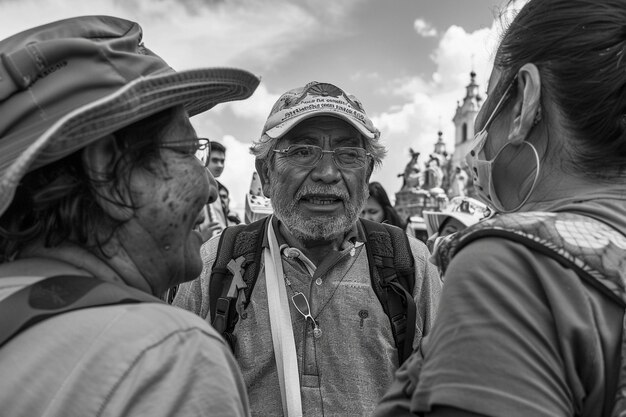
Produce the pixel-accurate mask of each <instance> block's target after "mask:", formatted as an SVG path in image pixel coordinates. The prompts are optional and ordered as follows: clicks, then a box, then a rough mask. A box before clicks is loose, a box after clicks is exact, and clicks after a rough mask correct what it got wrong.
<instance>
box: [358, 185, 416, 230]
mask: <svg viewBox="0 0 626 417" xmlns="http://www.w3.org/2000/svg"><path fill="white" fill-rule="evenodd" d="M369 193H370V196H369V198H368V199H367V203H366V204H365V207H363V210H362V211H361V217H362V218H364V219H367V220H371V221H374V222H378V223H387V224H391V225H394V226H398V227H399V228H401V229H405V228H406V223H405V222H403V221H402V219H401V218H400V216H399V215H398V213H397V212H396V209H395V208H393V206H392V205H391V202H390V201H389V196H387V192H386V191H385V189H384V188H383V186H382V185H381V184H380V183H379V182H375V181H373V182H370V183H369Z"/></svg>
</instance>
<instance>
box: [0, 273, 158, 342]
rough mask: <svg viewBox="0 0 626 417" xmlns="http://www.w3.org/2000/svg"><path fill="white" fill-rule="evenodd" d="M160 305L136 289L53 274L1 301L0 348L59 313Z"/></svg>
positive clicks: (155, 298) (92, 279)
mask: <svg viewBox="0 0 626 417" xmlns="http://www.w3.org/2000/svg"><path fill="white" fill-rule="evenodd" d="M140 302H152V303H163V300H160V299H158V298H157V297H154V296H152V295H150V294H147V293H145V292H143V291H140V290H138V289H136V288H132V287H126V286H121V285H117V284H114V283H112V282H107V281H102V280H101V279H99V278H95V277H90V276H80V275H56V276H53V277H49V278H45V279H42V280H40V281H37V282H35V283H33V284H31V285H28V286H26V287H24V288H22V289H20V290H18V291H16V292H14V293H13V294H11V295H9V296H8V297H7V298H5V299H4V300H2V302H0V346H2V345H4V344H5V343H6V342H8V341H9V340H10V339H12V338H13V337H15V336H16V335H18V334H19V333H20V332H22V331H24V330H26V329H27V328H29V327H31V326H32V325H34V324H36V323H39V322H41V321H43V320H46V319H48V318H50V317H54V316H57V315H59V314H62V313H67V312H70V311H75V310H80V309H83V308H89V307H100V306H106V305H113V304H125V303H140Z"/></svg>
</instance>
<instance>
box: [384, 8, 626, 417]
mask: <svg viewBox="0 0 626 417" xmlns="http://www.w3.org/2000/svg"><path fill="white" fill-rule="evenodd" d="M624 22H626V2H624V1H623V0H602V1H598V0H530V1H528V2H526V3H525V4H524V6H523V7H522V8H521V10H520V11H519V13H518V14H517V15H516V16H515V18H514V19H513V20H512V21H511V23H510V25H509V26H508V27H507V28H506V30H505V32H504V35H503V36H502V38H501V42H500V44H499V46H498V49H497V51H496V54H495V61H494V66H493V70H492V72H491V76H490V80H489V84H488V94H489V97H488V99H487V100H486V101H485V102H484V104H483V106H482V108H481V109H480V112H479V113H478V115H477V118H476V125H475V126H476V129H477V133H476V136H475V140H474V143H473V144H472V145H471V146H472V147H471V152H470V153H469V155H468V156H467V162H468V164H469V166H470V172H472V173H474V174H473V181H474V187H475V189H476V190H477V192H478V195H479V196H480V199H481V200H482V201H483V202H485V203H487V204H489V205H490V206H491V207H493V208H494V209H495V210H496V211H497V213H498V214H496V215H495V216H493V217H492V218H490V219H488V220H483V221H481V222H479V223H477V224H475V225H473V226H471V227H469V228H467V229H465V230H464V231H462V232H459V233H457V234H456V235H455V237H454V239H452V242H451V243H450V244H449V245H448V246H447V247H445V248H444V247H441V248H440V253H441V254H442V255H443V256H442V258H441V261H442V262H443V263H442V266H443V269H444V281H445V285H444V286H443V293H442V298H441V303H440V306H441V308H440V309H439V311H438V315H437V321H436V323H435V325H434V326H433V330H432V332H431V333H430V334H429V335H428V336H427V337H426V338H425V339H423V342H422V344H421V347H420V349H419V350H417V351H416V352H415V353H414V354H413V355H412V357H411V358H409V360H408V361H407V362H406V363H405V364H404V365H403V367H402V368H401V369H400V370H399V372H398V373H397V374H396V380H395V382H394V383H393V384H392V387H391V388H390V389H389V391H388V393H387V394H386V395H385V398H384V399H383V401H382V402H381V404H380V406H379V407H378V409H377V412H376V413H374V415H375V416H377V417H380V416H392V415H393V416H402V415H415V414H418V415H423V416H428V417H436V416H507V417H517V416H519V417H522V416H524V417H526V416H570V417H573V416H577V417H601V416H618V415H620V416H621V415H626V396H625V393H624V387H625V386H626V362H625V359H626V357H625V356H624V355H625V354H626V329H625V328H624V312H625V309H626V294H625V290H624V282H626V268H625V267H624V265H626V250H625V249H626V59H624V55H625V53H626V26H625V24H624Z"/></svg>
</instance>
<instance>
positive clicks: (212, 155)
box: [198, 142, 228, 241]
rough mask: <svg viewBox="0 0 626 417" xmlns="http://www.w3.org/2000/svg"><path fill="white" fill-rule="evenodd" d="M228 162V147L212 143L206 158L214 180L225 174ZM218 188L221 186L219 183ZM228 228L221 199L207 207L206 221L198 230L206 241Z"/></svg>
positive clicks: (207, 167) (205, 210)
mask: <svg viewBox="0 0 626 417" xmlns="http://www.w3.org/2000/svg"><path fill="white" fill-rule="evenodd" d="M225 160H226V147H225V146H224V145H222V144H221V143H219V142H211V147H210V149H209V152H208V154H207V157H206V161H205V166H206V169H207V170H208V171H209V172H210V173H211V175H212V176H213V178H219V177H220V176H221V175H222V172H224V162H225ZM217 183H218V186H219V185H221V184H220V183H219V181H217ZM226 226H228V219H227V217H226V213H225V211H224V207H223V203H222V200H221V198H219V197H218V199H217V200H215V201H213V202H212V203H209V204H207V205H206V207H205V209H204V221H203V222H202V223H201V224H200V226H198V230H199V232H200V234H201V235H202V237H203V239H204V240H205V241H207V240H209V239H210V238H212V237H213V236H217V235H219V234H220V233H222V230H224V228H225V227H226Z"/></svg>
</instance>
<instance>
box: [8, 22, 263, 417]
mask: <svg viewBox="0 0 626 417" xmlns="http://www.w3.org/2000/svg"><path fill="white" fill-rule="evenodd" d="M142 37H143V33H142V30H141V27H139V25H138V24H136V23H134V22H130V21H128V20H124V19H119V18H115V17H110V16H83V17H79V18H73V19H67V20H63V21H58V22H53V23H50V24H47V25H44V26H39V27H36V28H33V29H30V30H27V31H24V32H21V33H18V34H16V35H14V36H12V37H10V38H8V39H5V40H2V41H0V56H1V57H2V59H1V60H0V61H1V62H0V346H1V348H0V375H2V376H1V377H0V410H2V411H1V412H0V414H2V415H3V416H44V415H45V416H50V417H53V416H63V417H74V416H96V415H97V416H209V415H210V416H246V415H249V408H248V402H247V398H246V391H245V386H244V382H243V378H242V376H241V373H240V372H239V370H238V369H237V364H236V362H235V359H234V357H233V355H232V353H231V351H230V349H229V347H228V345H227V344H226V343H225V342H224V340H223V339H222V338H221V337H220V335H219V334H218V333H217V332H216V331H215V330H214V329H213V328H211V326H209V325H208V324H207V323H206V322H205V321H204V320H202V319H200V318H199V317H197V316H196V315H194V314H191V313H189V312H187V311H183V310H181V309H178V308H172V307H170V306H168V305H167V304H165V303H164V302H162V301H161V300H160V299H159V297H160V296H161V295H162V293H163V292H164V291H165V290H166V289H167V288H168V287H170V286H172V285H176V284H178V283H180V282H183V281H189V280H192V279H194V278H196V277H197V276H198V274H200V272H201V270H202V259H201V257H200V246H201V244H202V240H201V237H200V235H199V233H197V232H194V231H193V228H194V226H195V225H196V224H197V223H198V222H199V221H200V219H201V217H200V212H201V210H202V207H203V206H204V205H205V204H206V203H207V201H210V200H214V199H215V198H216V196H217V188H216V184H215V180H213V178H211V177H210V176H209V175H208V173H207V171H206V169H205V168H204V166H203V165H202V163H201V161H200V160H198V159H197V158H196V157H195V154H196V152H197V151H198V150H201V149H205V148H206V147H207V146H208V140H207V139H201V138H198V137H197V135H196V132H195V130H194V128H193V126H192V125H191V123H190V121H189V117H190V116H194V115H196V114H199V113H201V112H204V111H206V110H208V109H210V108H212V107H213V106H215V105H216V104H219V103H222V102H226V101H232V100H241V99H245V98H247V97H249V96H250V95H251V94H252V92H253V91H254V89H255V88H256V86H257V85H258V83H259V80H258V78H257V77H255V76H254V75H252V74H250V73H248V72H246V71H242V70H237V69H221V68H203V69H196V70H189V71H184V72H175V71H174V70H172V69H171V68H170V67H169V65H168V64H167V63H166V62H164V61H163V60H162V59H161V58H160V57H159V56H157V55H155V54H154V53H153V52H151V51H150V50H149V49H148V48H147V47H146V46H145V45H144V43H143V41H142Z"/></svg>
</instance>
